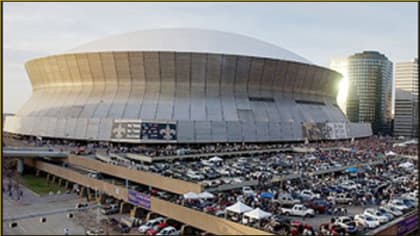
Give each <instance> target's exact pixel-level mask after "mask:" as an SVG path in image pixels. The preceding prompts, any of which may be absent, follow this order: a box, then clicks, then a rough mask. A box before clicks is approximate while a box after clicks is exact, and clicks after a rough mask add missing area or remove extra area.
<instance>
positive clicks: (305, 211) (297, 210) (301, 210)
mask: <svg viewBox="0 0 420 236" xmlns="http://www.w3.org/2000/svg"><path fill="white" fill-rule="evenodd" d="M280 209H281V212H282V214H285V215H293V216H305V217H313V216H315V211H314V210H313V209H309V208H307V207H305V206H304V205H302V204H296V205H294V206H293V207H292V208H285V207H282V208H280Z"/></svg>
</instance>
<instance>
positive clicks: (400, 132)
mask: <svg viewBox="0 0 420 236" xmlns="http://www.w3.org/2000/svg"><path fill="white" fill-rule="evenodd" d="M418 67H419V63H418V60H417V59H414V60H413V61H410V62H400V63H396V65H395V112H394V135H395V136H406V137H418V127H419V123H418V112H419V108H418V92H419V91H418V84H419V74H418Z"/></svg>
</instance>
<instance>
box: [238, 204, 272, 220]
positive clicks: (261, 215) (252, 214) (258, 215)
mask: <svg viewBox="0 0 420 236" xmlns="http://www.w3.org/2000/svg"><path fill="white" fill-rule="evenodd" d="M244 216H247V217H249V218H253V219H257V220H261V219H265V218H268V217H270V216H271V213H270V212H266V211H263V210H261V209H260V208H259V207H258V208H257V209H254V210H252V211H248V212H247V213H245V214H244Z"/></svg>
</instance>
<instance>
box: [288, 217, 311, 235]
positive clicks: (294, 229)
mask: <svg viewBox="0 0 420 236" xmlns="http://www.w3.org/2000/svg"><path fill="white" fill-rule="evenodd" d="M290 226H291V229H290V235H292V236H296V235H302V233H303V230H304V229H307V230H309V231H311V232H312V235H314V233H315V232H314V230H313V227H312V225H310V224H306V223H304V222H302V221H298V220H292V221H291V222H290Z"/></svg>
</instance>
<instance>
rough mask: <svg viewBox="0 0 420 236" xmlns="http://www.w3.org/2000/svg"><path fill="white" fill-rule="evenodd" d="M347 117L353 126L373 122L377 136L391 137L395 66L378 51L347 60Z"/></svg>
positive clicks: (353, 56) (363, 53) (364, 53)
mask: <svg viewBox="0 0 420 236" xmlns="http://www.w3.org/2000/svg"><path fill="white" fill-rule="evenodd" d="M348 78H349V90H348V95H347V101H346V115H347V117H348V119H349V120H350V121H352V122H370V123H371V124H372V130H373V132H374V133H375V134H390V131H391V130H390V129H391V119H392V117H391V112H392V62H391V61H389V60H388V58H387V57H386V56H385V55H383V54H381V53H379V52H376V51H363V52H362V53H356V54H354V55H352V56H350V57H349V58H348Z"/></svg>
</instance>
